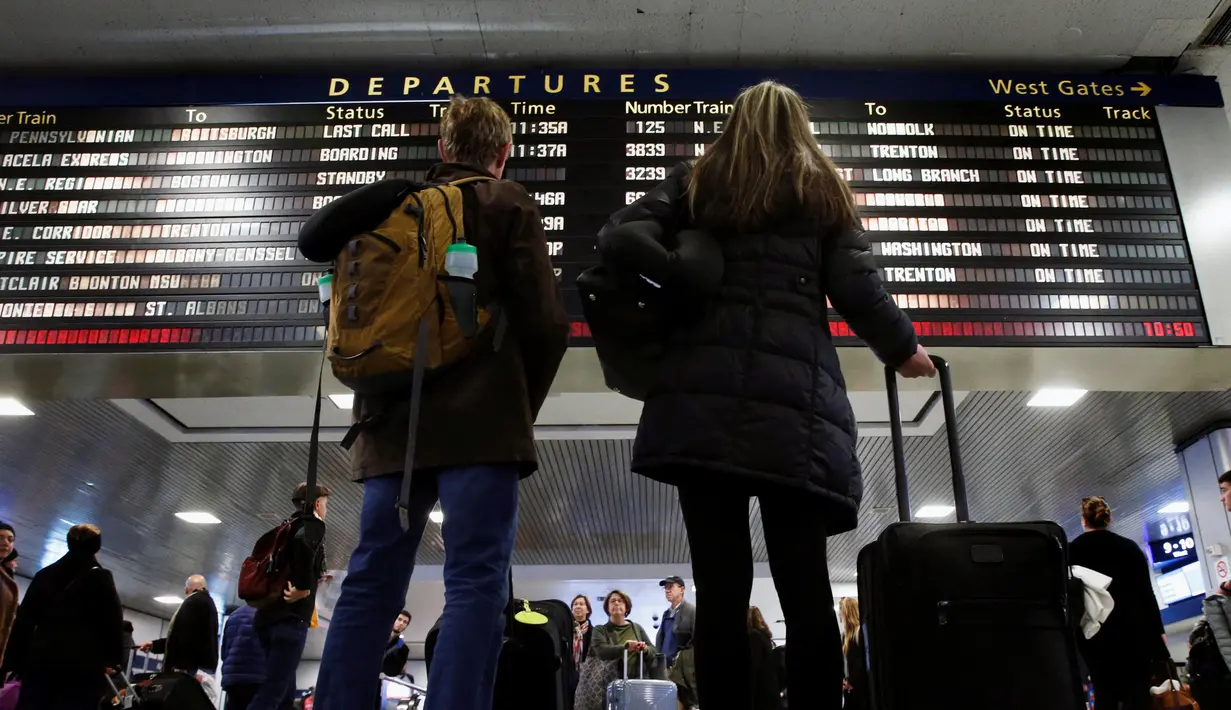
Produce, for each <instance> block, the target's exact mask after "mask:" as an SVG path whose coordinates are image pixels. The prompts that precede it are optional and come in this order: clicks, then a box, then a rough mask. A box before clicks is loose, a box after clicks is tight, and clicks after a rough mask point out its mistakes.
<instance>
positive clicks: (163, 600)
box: [154, 594, 184, 604]
mask: <svg viewBox="0 0 1231 710" xmlns="http://www.w3.org/2000/svg"><path fill="white" fill-rule="evenodd" d="M154 601H156V602H158V603H159V604H179V603H180V602H182V601H184V598H183V597H177V596H173V595H171V594H164V595H162V596H161V597H154Z"/></svg>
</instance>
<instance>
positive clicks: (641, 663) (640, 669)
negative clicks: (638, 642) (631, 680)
mask: <svg viewBox="0 0 1231 710" xmlns="http://www.w3.org/2000/svg"><path fill="white" fill-rule="evenodd" d="M638 655H639V656H640V658H638V663H637V678H639V679H640V680H645V651H641V652H640V653H639V654H638ZM624 680H628V647H627V646H625V647H624Z"/></svg>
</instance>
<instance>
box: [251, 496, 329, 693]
mask: <svg viewBox="0 0 1231 710" xmlns="http://www.w3.org/2000/svg"><path fill="white" fill-rule="evenodd" d="M316 489H317V490H316V496H315V503H313V504H312V513H311V514H304V512H303V507H304V501H305V500H306V499H307V496H308V485H307V484H306V483H301V484H299V487H297V488H296V489H295V493H294V495H293V496H291V502H292V503H293V504H294V505H295V514H294V515H293V516H292V519H293V520H294V521H295V523H296V525H295V534H294V536H293V537H292V538H291V542H290V547H289V548H288V559H289V561H290V569H291V574H290V581H289V582H287V588H286V589H285V590H284V591H283V592H282V600H281V601H275V602H273V603H271V604H269V605H268V606H264V607H262V608H260V609H258V610H257V612H256V615H255V617H254V618H253V622H252V623H253V627H254V628H255V629H256V633H257V639H258V640H259V641H260V644H261V649H262V650H263V651H264V652H265V680H264V681H262V682H261V685H260V687H259V688H258V689H257V691H256V694H255V695H254V696H253V698H252V703H251V704H250V705H249V706H248V707H249V710H279V708H281V707H283V706H284V705H288V704H289V703H290V702H291V700H292V698H291V696H292V694H293V693H294V692H295V671H296V670H297V669H298V668H299V661H300V659H301V658H302V657H303V649H304V645H305V644H307V642H308V626H309V624H310V623H311V621H312V612H313V611H314V610H315V609H316V588H317V585H318V584H319V583H320V580H321V578H322V577H324V576H325V515H326V513H327V512H328V509H329V496H330V494H331V491H330V490H329V488H327V487H326V486H319V485H318V486H317V487H316Z"/></svg>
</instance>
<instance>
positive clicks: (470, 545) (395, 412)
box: [299, 98, 569, 710]
mask: <svg viewBox="0 0 1231 710" xmlns="http://www.w3.org/2000/svg"><path fill="white" fill-rule="evenodd" d="M440 136H441V137H440V141H439V144H438V148H439V150H440V154H441V158H442V159H443V160H444V162H443V163H441V164H439V165H436V166H435V167H433V168H432V169H431V170H430V171H429V172H428V175H427V178H428V180H429V181H430V182H433V183H444V182H451V181H455V180H459V179H462V178H474V177H480V178H486V180H484V181H479V182H472V183H468V184H465V185H462V186H460V189H461V191H462V196H463V224H464V229H465V234H466V236H467V239H468V241H469V243H470V244H472V245H474V246H476V247H477V249H478V255H479V271H478V273H477V275H476V277H475V282H476V288H477V290H478V296H479V302H480V303H496V304H499V306H500V308H501V311H502V312H503V313H504V314H505V315H506V316H507V319H508V327H507V331H506V332H505V335H504V338H503V341H502V344H501V345H500V347H498V348H497V347H495V345H496V342H495V339H494V338H493V334H492V333H490V332H489V333H480V335H479V336H477V341H476V343H475V347H474V351H473V352H472V353H471V354H470V355H468V356H467V357H466V358H463V359H462V360H460V361H458V362H455V363H453V364H451V365H450V366H449V367H448V369H447V370H445V371H442V372H439V373H433V375H432V376H431V377H430V378H429V381H428V382H427V383H425V386H424V388H423V392H422V416H421V418H420V420H419V426H418V431H417V436H416V442H417V448H416V449H415V460H414V462H413V471H414V473H415V477H414V486H413V489H412V491H411V495H410V500H409V501H407V503H408V507H409V520H410V526H409V527H410V529H409V532H404V531H403V530H402V526H401V524H400V523H399V519H398V511H397V507H396V504H397V503H398V499H399V493H400V491H399V489H400V486H401V479H402V473H403V471H404V470H405V469H406V462H405V458H406V451H407V446H406V444H407V439H408V437H407V430H408V428H409V426H408V422H409V419H408V416H407V411H408V407H407V406H406V401H405V400H406V397H405V396H396V397H387V398H380V397H371V396H356V398H355V412H354V416H355V419H356V421H358V422H362V423H364V425H363V426H362V428H361V430H360V432H359V434H358V438H357V439H356V440H355V442H354V446H353V447H352V448H351V467H352V471H353V473H354V476H355V478H356V479H357V480H360V481H363V484H364V500H363V512H362V518H361V521H360V528H359V545H358V547H357V548H356V549H355V552H354V555H352V557H351V560H350V568H349V570H348V573H347V576H346V579H345V580H344V581H343V582H342V594H341V597H340V598H339V600H338V603H337V605H336V607H335V608H334V613H333V617H332V619H331V620H330V633H329V636H328V638H327V640H326V643H325V652H324V656H323V658H322V659H321V672H320V678H319V680H318V686H317V695H316V708H317V710H346V709H348V708H356V707H358V708H368V707H371V706H373V705H374V704H375V702H376V698H375V697H374V696H373V695H368V694H369V693H372V694H374V693H376V691H377V689H376V687H375V685H374V684H373V683H372V678H373V677H375V676H376V674H377V673H379V672H380V666H381V658H382V655H383V649H384V646H385V643H386V641H387V639H388V637H389V617H391V616H394V615H396V614H397V612H398V609H400V608H402V605H403V604H404V603H405V600H406V589H407V585H408V584H409V583H410V576H411V572H412V570H413V568H414V559H415V551H416V550H417V548H418V547H419V541H420V539H421V538H422V535H423V530H424V527H425V526H426V525H427V521H428V515H429V514H430V513H431V512H432V510H433V508H434V507H435V506H436V503H437V501H439V503H440V509H441V512H442V513H443V515H444V518H445V519H446V520H447V522H446V523H445V526H446V527H445V528H444V547H445V558H446V562H445V579H444V583H445V598H446V600H447V601H446V604H445V610H444V620H443V622H442V625H441V631H440V641H439V643H438V645H437V646H436V650H435V656H436V658H439V659H441V660H440V662H437V663H433V664H432V668H431V671H430V674H429V685H430V686H431V688H432V692H431V694H430V695H429V696H428V700H427V703H428V708H430V709H431V710H437V709H446V708H447V709H448V710H486V708H489V707H491V702H492V692H493V691H492V689H493V686H494V683H495V672H496V661H497V658H498V655H499V652H500V640H501V630H502V628H503V625H502V612H503V611H504V607H505V604H506V603H507V601H508V594H509V588H508V572H509V565H510V559H511V556H512V551H513V538H514V535H515V533H516V528H517V492H518V487H519V480H520V479H521V478H523V477H525V476H528V475H530V474H531V473H533V472H534V471H535V469H536V468H537V467H538V464H537V461H536V454H535V447H534V420H535V417H537V416H538V412H539V409H540V408H541V407H542V406H543V402H544V401H545V400H546V399H547V392H548V389H549V388H550V387H551V383H552V380H553V379H554V378H555V375H556V370H557V368H558V367H559V365H560V361H561V359H562V358H563V357H564V352H565V350H566V348H567V345H568V329H569V324H568V319H567V316H566V314H565V311H564V303H563V300H562V298H561V295H560V289H559V286H558V284H557V282H556V277H555V273H554V272H553V270H552V265H551V260H550V258H549V257H548V252H547V241H546V237H545V236H544V232H543V224H542V218H541V216H540V215H539V211H538V207H537V205H536V204H535V202H534V200H533V199H532V198H531V197H530V195H529V194H527V192H526V189H525V188H524V187H522V186H521V185H519V184H518V183H515V182H511V181H507V180H500V179H498V178H499V177H500V176H501V175H502V174H503V171H504V166H505V161H506V159H507V158H508V155H509V150H510V148H511V146H512V135H511V128H510V124H509V118H508V116H507V115H506V114H505V113H504V111H503V110H502V109H501V108H500V107H499V106H498V105H497V104H496V103H494V102H492V101H491V100H489V99H486V98H478V99H469V100H467V99H460V98H455V99H454V100H453V101H452V103H450V105H449V108H448V110H447V111H446V112H445V114H444V117H443V118H442V120H441V126H440ZM410 189H411V185H409V184H408V183H405V182H400V183H399V181H384V182H381V183H376V184H374V185H371V186H368V187H366V188H362V189H360V190H358V191H356V192H353V193H351V194H350V195H347V196H345V197H343V198H342V199H339V200H336V201H334V202H333V203H331V204H330V205H329V206H328V207H326V208H325V209H324V210H321V211H320V212H318V213H317V214H316V215H314V216H313V217H312V219H310V220H309V222H308V224H306V225H305V227H304V229H303V230H301V231H300V233H299V248H300V251H302V252H303V254H304V256H306V257H308V258H309V259H312V260H313V261H329V260H332V259H333V258H334V257H335V256H336V255H337V254H338V252H339V251H340V250H341V249H342V248H343V247H344V246H345V244H346V243H347V241H349V240H350V238H351V237H353V236H354V235H355V234H357V233H359V232H363V231H365V230H370V229H373V228H375V227H377V226H378V225H379V224H380V222H382V221H384V219H385V218H386V217H387V216H388V215H389V214H390V213H392V212H393V210H395V209H400V207H401V204H402V200H403V198H404V197H405V196H406V194H407V192H408V191H409V190H410ZM487 330H489V331H490V330H493V329H487Z"/></svg>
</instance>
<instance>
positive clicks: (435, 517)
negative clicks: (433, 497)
mask: <svg viewBox="0 0 1231 710" xmlns="http://www.w3.org/2000/svg"><path fill="white" fill-rule="evenodd" d="M427 519H428V520H430V521H432V522H433V523H436V524H437V525H439V524H440V523H443V522H444V521H445V514H444V513H442V512H440V511H439V510H433V511H432V512H430V513H428V514H427Z"/></svg>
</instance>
